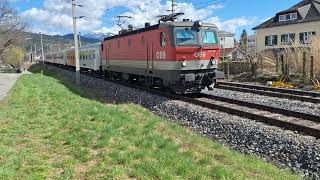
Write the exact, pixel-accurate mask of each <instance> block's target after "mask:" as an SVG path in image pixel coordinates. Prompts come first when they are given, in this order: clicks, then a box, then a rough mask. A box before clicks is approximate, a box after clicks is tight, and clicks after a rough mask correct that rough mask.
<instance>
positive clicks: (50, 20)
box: [21, 0, 255, 34]
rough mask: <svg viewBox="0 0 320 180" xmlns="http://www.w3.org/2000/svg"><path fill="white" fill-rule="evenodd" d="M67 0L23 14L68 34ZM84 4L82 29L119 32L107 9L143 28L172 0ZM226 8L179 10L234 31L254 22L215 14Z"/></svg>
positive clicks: (50, 0) (35, 25)
mask: <svg viewBox="0 0 320 180" xmlns="http://www.w3.org/2000/svg"><path fill="white" fill-rule="evenodd" d="M66 1H67V0H44V3H43V7H42V8H32V9H29V10H26V11H24V12H22V13H21V15H22V17H23V18H24V19H25V20H27V21H28V22H29V23H30V25H31V31H33V32H37V31H42V32H49V33H50V34H54V33H69V32H71V30H72V17H71V5H70V4H68V5H66ZM77 2H78V4H82V5H83V6H84V7H83V8H81V7H78V8H77V16H80V15H81V16H85V18H82V19H79V20H78V30H79V31H81V32H113V33H114V32H117V31H118V30H119V28H118V27H117V26H116V25H114V24H115V23H114V24H112V25H105V24H103V15H104V13H105V10H106V9H110V8H116V7H125V8H126V9H128V10H129V11H127V12H125V13H123V14H115V16H116V15H128V16H132V17H133V19H132V20H130V24H132V25H134V26H135V27H142V26H143V25H144V23H145V22H151V23H156V22H157V18H156V16H158V15H160V14H167V13H168V12H167V10H168V9H170V8H171V7H170V5H171V2H170V1H167V2H166V3H165V4H163V3H161V0H135V1H132V0H117V1H114V0H78V1H77ZM219 8H223V6H222V5H221V4H214V5H210V6H207V7H204V8H201V9H197V8H195V6H194V5H193V4H192V3H186V2H184V3H178V9H177V10H176V11H177V12H184V13H185V14H186V15H184V16H182V17H181V19H183V18H188V19H192V20H200V19H201V20H204V21H208V22H212V23H215V24H217V26H218V27H219V28H222V29H225V30H227V31H231V32H235V30H236V29H237V28H239V27H242V26H246V25H250V24H252V23H253V22H254V21H255V19H254V18H246V17H241V18H235V19H229V20H224V21H222V20H221V19H220V18H219V17H217V16H213V13H214V11H215V10H216V9H219Z"/></svg>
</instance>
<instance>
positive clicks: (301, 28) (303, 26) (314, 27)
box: [256, 21, 320, 52]
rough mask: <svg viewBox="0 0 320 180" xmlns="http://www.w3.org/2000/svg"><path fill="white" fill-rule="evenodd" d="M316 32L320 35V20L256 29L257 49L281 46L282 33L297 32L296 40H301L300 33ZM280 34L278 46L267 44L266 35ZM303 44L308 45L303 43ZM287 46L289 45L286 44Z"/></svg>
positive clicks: (258, 50) (259, 50)
mask: <svg viewBox="0 0 320 180" xmlns="http://www.w3.org/2000/svg"><path fill="white" fill-rule="evenodd" d="M313 31H315V32H316V36H318V37H319V35H320V21H315V22H308V23H300V24H292V25H286V26H278V27H270V28H264V29H257V30H256V48H257V49H256V50H257V52H261V51H263V50H266V49H270V48H281V47H284V46H283V45H281V35H282V34H287V33H295V34H296V35H295V42H296V43H298V42H299V37H300V33H302V32H313ZM270 35H278V44H277V45H276V46H265V36H270ZM301 46H308V45H304V44H301ZM286 47H287V46H286Z"/></svg>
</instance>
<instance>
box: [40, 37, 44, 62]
mask: <svg viewBox="0 0 320 180" xmlns="http://www.w3.org/2000/svg"><path fill="white" fill-rule="evenodd" d="M40 38H41V54H42V64H44V51H43V41H42V34H41V32H40Z"/></svg>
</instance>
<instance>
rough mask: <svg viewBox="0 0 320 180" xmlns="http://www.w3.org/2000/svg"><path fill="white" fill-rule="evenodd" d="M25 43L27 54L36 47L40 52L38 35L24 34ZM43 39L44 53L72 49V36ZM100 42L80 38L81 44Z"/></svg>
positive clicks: (44, 37) (44, 36)
mask: <svg viewBox="0 0 320 180" xmlns="http://www.w3.org/2000/svg"><path fill="white" fill-rule="evenodd" d="M25 37H26V42H25V50H26V51H27V52H30V51H31V46H32V50H33V52H34V48H35V46H36V47H37V52H38V53H40V52H41V49H40V48H41V40H40V39H41V38H40V35H39V34H35V33H30V32H26V33H25ZM42 38H43V47H44V51H45V53H46V52H51V51H52V52H55V51H59V50H63V49H68V48H71V47H74V40H73V34H66V35H45V34H43V35H42ZM97 42H100V40H99V39H94V38H88V37H84V36H81V44H82V45H86V44H92V43H97Z"/></svg>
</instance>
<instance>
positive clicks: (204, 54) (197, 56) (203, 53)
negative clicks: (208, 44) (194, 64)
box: [193, 51, 207, 58]
mask: <svg viewBox="0 0 320 180" xmlns="http://www.w3.org/2000/svg"><path fill="white" fill-rule="evenodd" d="M193 55H194V57H196V58H199V57H200V58H203V57H206V56H207V54H206V52H203V51H199V52H195V53H194V54H193Z"/></svg>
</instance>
